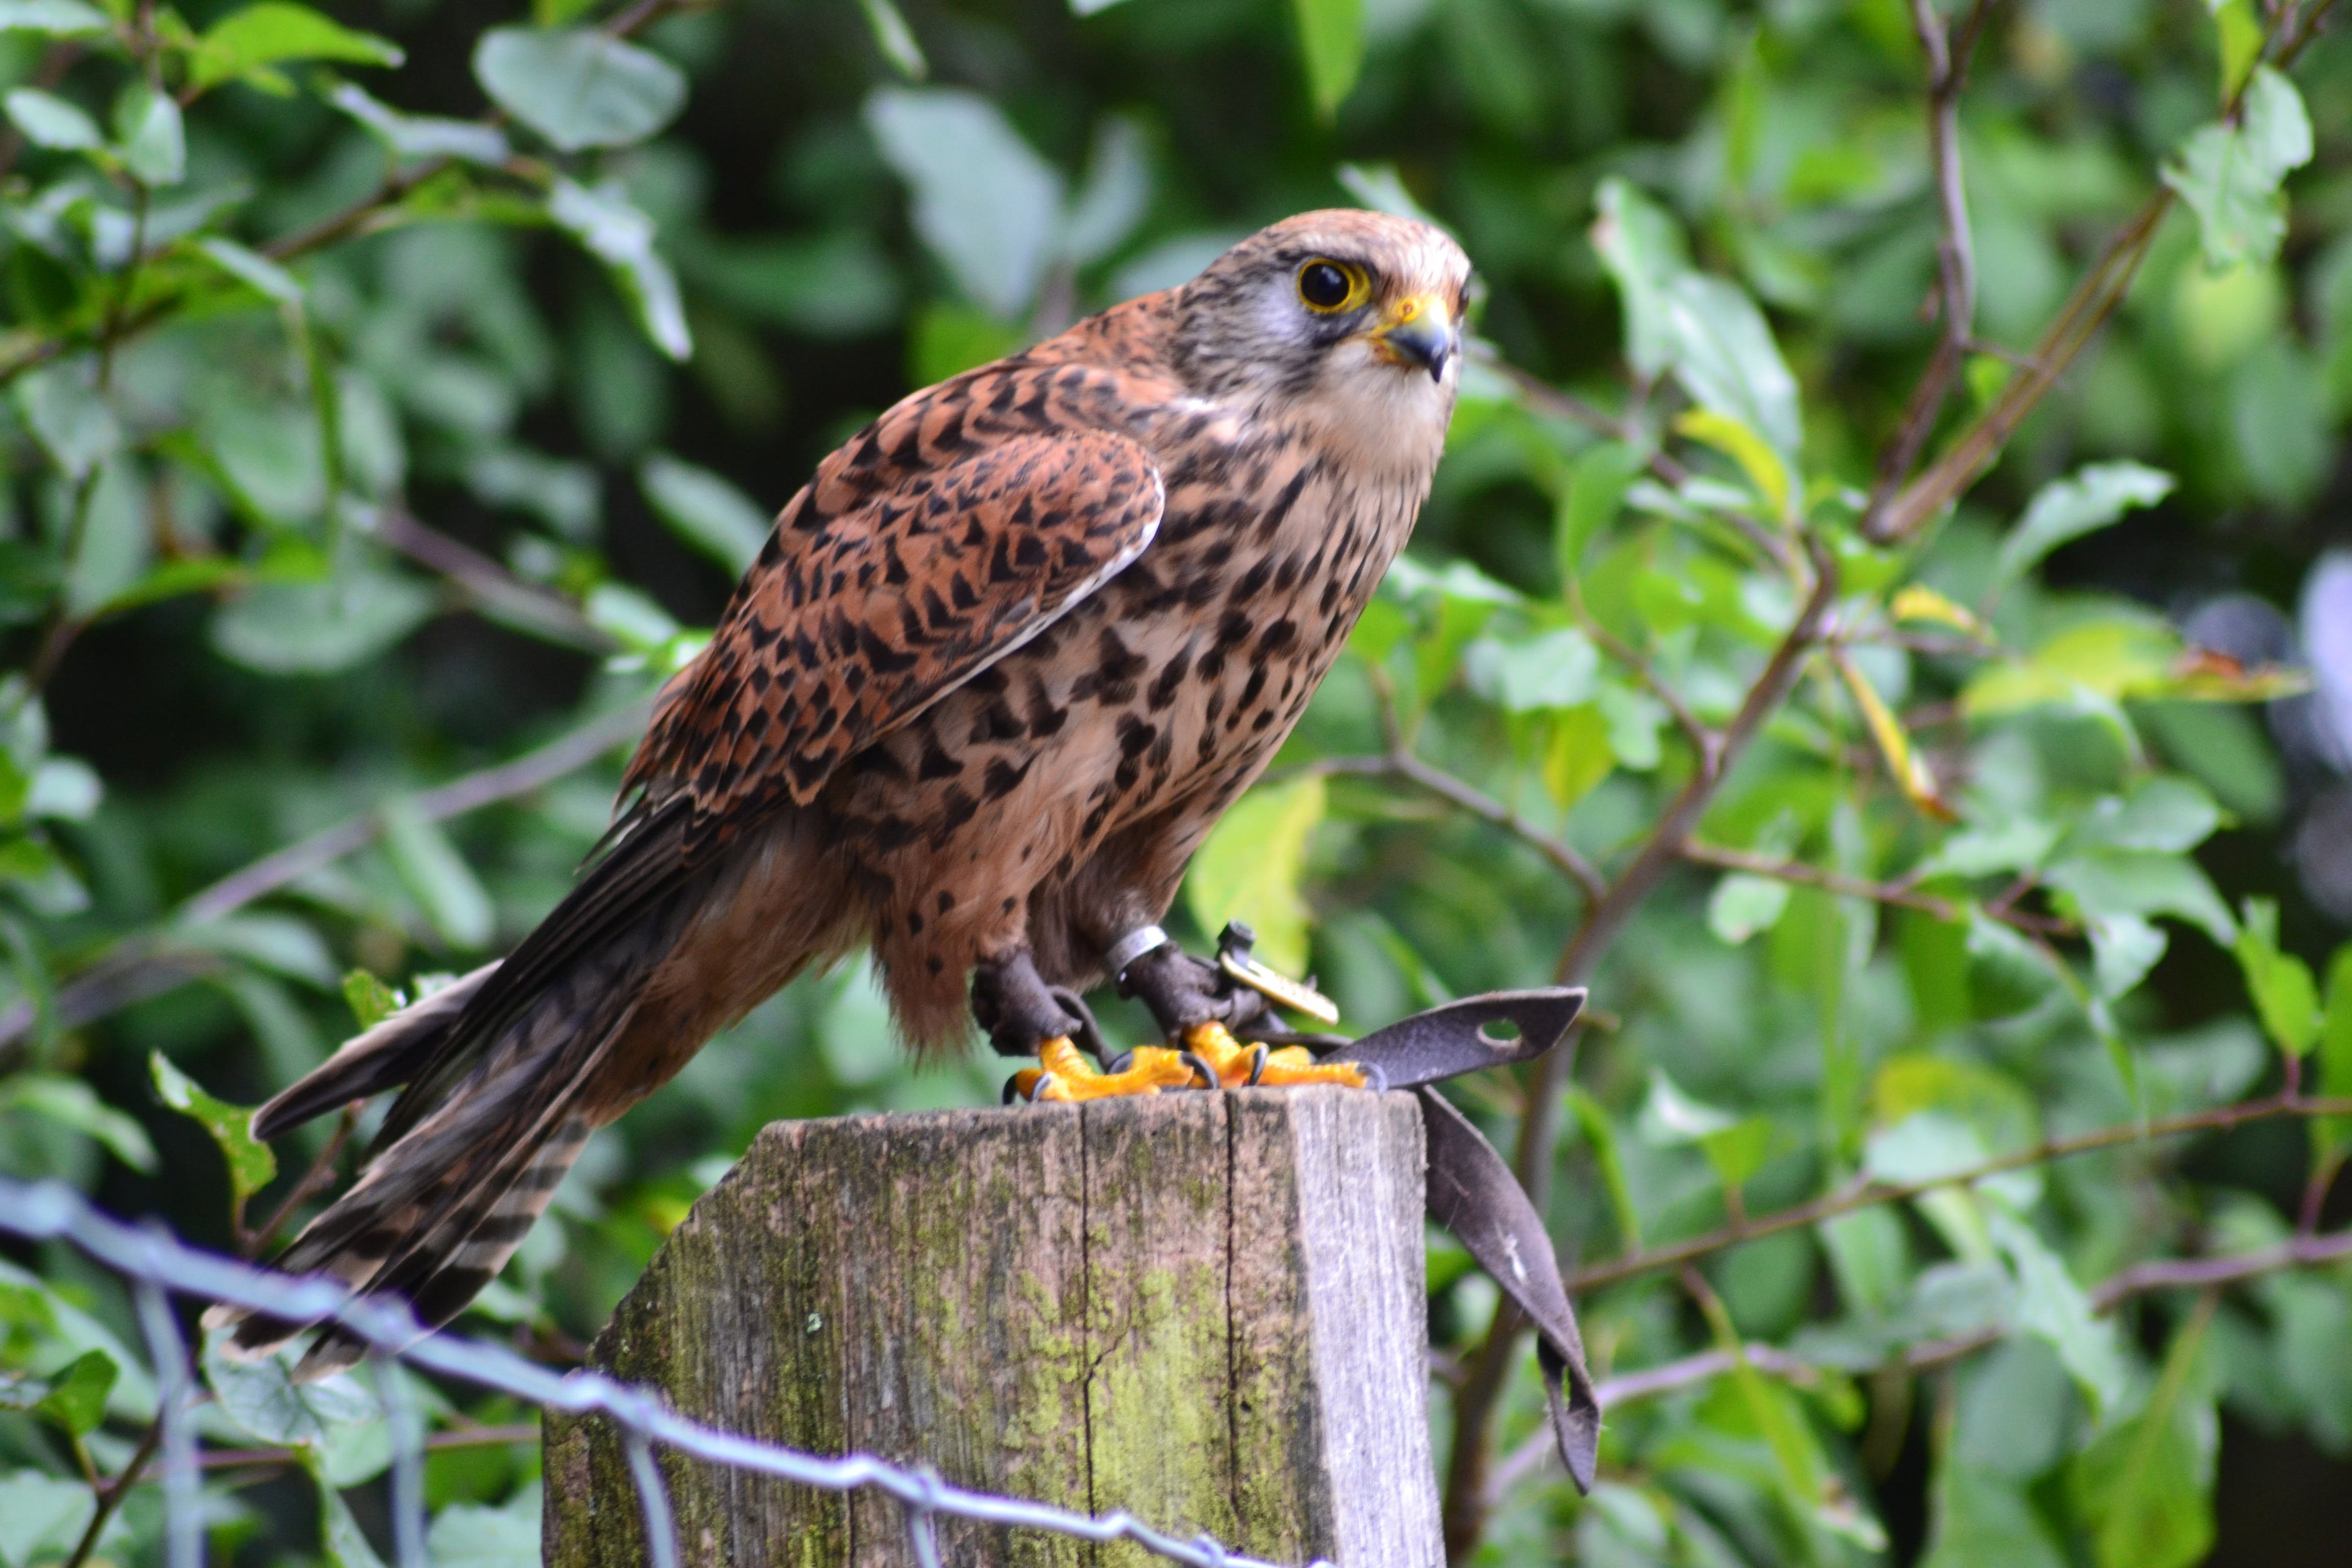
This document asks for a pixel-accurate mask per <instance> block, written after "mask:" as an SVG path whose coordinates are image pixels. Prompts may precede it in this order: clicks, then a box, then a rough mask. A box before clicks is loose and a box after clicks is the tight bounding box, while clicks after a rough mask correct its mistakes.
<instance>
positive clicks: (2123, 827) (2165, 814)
mask: <svg viewBox="0 0 2352 1568" xmlns="http://www.w3.org/2000/svg"><path fill="white" fill-rule="evenodd" d="M2219 826H2221V807H2220V806H2218V805H2215V804H2214V803H2213V797H2212V796H2211V795H2209V794H2207V793H2206V791H2205V788H2204V786H2203V785H2201V784H2197V783H2196V782H2194V781H2193V780H2190V779H2186V778H2182V777H2180V776H2179V775H2178V774H2171V773H2166V774H2160V775H2158V777H2155V778H2151V779H2148V780H2147V781H2146V782H2144V783H2142V784H2140V785H2139V786H2138V787H2137V789H2135V790H2133V791H2132V793H2131V794H2130V795H2128V796H2124V797H2118V796H2116V795H2106V796H2104V797H2102V798H2101V799H2100V800H2098V801H2097V802H2096V803H2095V804H2094V805H2092V807H2091V810H2090V813H2089V814H2088V815H2087V816H2084V818H2083V819H2082V820H2081V821H2080V822H2077V823H2076V824H2075V825H2074V836H2073V838H2072V841H2071V842H2072V846H2073V847H2078V848H2093V847H2096V848H2101V849H2140V850H2147V851H2149V852H2151V853H2157V854H2168V855H2181V854H2186V853H2187V852H2189V850H2191V849H2194V848H2196V847H2198V846H2199V845H2200V844H2202V843H2204V842H2205V840H2206V839H2208V838H2210V837H2212V836H2213V830H2214V829H2215V828H2217V827H2219Z"/></svg>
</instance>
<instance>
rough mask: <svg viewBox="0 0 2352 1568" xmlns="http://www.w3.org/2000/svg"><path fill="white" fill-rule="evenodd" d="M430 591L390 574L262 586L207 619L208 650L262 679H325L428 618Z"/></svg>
mask: <svg viewBox="0 0 2352 1568" xmlns="http://www.w3.org/2000/svg"><path fill="white" fill-rule="evenodd" d="M433 610H434V599H433V595H432V594H431V593H430V592H428V591H427V590H425V588H424V587H422V586H420V585H418V584H416V583H415V582H413V581H411V580H410V579H408V578H406V577H403V576H398V575H395V574H392V573H389V572H380V571H373V570H362V569H346V570H344V571H341V572H338V573H336V574H335V575H334V576H333V577H331V579H329V580H328V581H326V582H323V583H264V584H259V585H257V586H256V587H254V588H253V589H251V590H250V591H248V592H247V594H246V595H244V596H243V597H241V598H239V599H237V600H236V602H235V603H233V604H231V605H228V606H227V607H226V608H225V609H223V610H222V611H221V612H220V613H219V614H218V615H217V616H215V617H214V618H213V637H212V641H213V647H215V649H217V650H218V651H219V652H220V654H221V656H222V657H223V658H229V659H233V660H235V661H236V663H238V664H241V665H244V666H245V667H246V668H248V669H257V670H259V671H261V672H262V673H263V674H264V675H326V674H331V673H333V672H334V671H337V670H343V669H350V668H352V667H353V666H355V665H359V664H362V663H364V662H365V661H367V660H368V659H371V658H375V657H376V656H377V655H378V654H381V653H383V652H384V651H385V650H386V649H387V648H389V647H392V646H393V645H394V643H396V642H398V641H400V640H401V639H402V638H403V637H406V636H407V635H408V634H409V633H410V632H412V631H415V629H416V628H417V626H419V625H421V624H422V623H423V622H424V621H425V619H426V618H427V617H428V616H431V615H432V614H433Z"/></svg>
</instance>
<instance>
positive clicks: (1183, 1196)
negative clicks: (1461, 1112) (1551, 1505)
mask: <svg viewBox="0 0 2352 1568" xmlns="http://www.w3.org/2000/svg"><path fill="white" fill-rule="evenodd" d="M1422 1161H1423V1154H1422V1137H1421V1124H1420V1116H1419V1110H1418V1108H1417V1107H1416V1106H1415V1105H1414V1104H1413V1101H1412V1098H1411V1097H1410V1096H1407V1095H1390V1096H1387V1097H1384V1098H1378V1099H1376V1098H1375V1097H1373V1096H1371V1095H1368V1094H1365V1093H1363V1092H1361V1091H1360V1090H1350V1089H1332V1088H1315V1089H1281V1090H1273V1089H1261V1090H1249V1091H1244V1092H1241V1093H1234V1094H1178V1095H1164V1096H1160V1097H1158V1098H1155V1099H1149V1100H1114V1101H1107V1102H1097V1103H1094V1104H1089V1105H1083V1106H1035V1107H1029V1108H1025V1109H1021V1110H1006V1111H995V1110H974V1111H949V1112H940V1113H936V1114H928V1115H900V1116H877V1117H853V1118H847V1119H844V1120H840V1121H810V1122H791V1123H779V1124H777V1125H775V1126H772V1127H770V1128H768V1129H767V1130H766V1131H764V1132H762V1133H761V1135H760V1137H759V1139H758V1140H757V1141H756V1142H754V1143H753V1145H752V1148H751V1152H750V1153H748V1154H747V1155H746V1156H745V1157H744V1160H743V1162H742V1163H741V1164H740V1165H739V1166H737V1168H736V1169H735V1171H734V1172H733V1173H730V1175H729V1176H728V1178H727V1179H726V1180H725V1181H724V1182H722V1183H720V1184H719V1186H717V1187H716V1188H714V1189H712V1191H711V1192H709V1194H706V1195H705V1196H704V1197H703V1199H702V1200H701V1202H699V1203H698V1204H697V1205H695V1208H694V1211H693V1213H692V1214H691V1215H689V1216H688V1218H687V1220H686V1221H685V1223H684V1224H682V1225H680V1226H678V1228H677V1231H676V1232H675V1233H674V1234H673V1235H672V1236H671V1237H670V1238H669V1240H668V1241H667V1243H666V1244H665V1245H664V1247H662V1249H661V1251H660V1253H659V1254H658V1255H657V1256H656V1258H655V1259H654V1261H653V1264H652V1265H651V1267H650V1268H648V1269H647V1270H646V1277H645V1279H643V1280H642V1281H641V1282H640V1283H639V1284H638V1286H637V1288H636V1289H635V1290H634V1291H632V1292H631V1293H630V1295H629V1297H628V1299H627V1300H625V1301H624V1302H623V1303H622V1305H621V1307H620V1309H619V1310H618V1311H617V1312H615V1313H614V1318H613V1321H612V1323H611V1325H610V1326H609V1327H607V1328H606V1330H605V1331H604V1333H603V1334H602V1335H601V1336H599V1338H598V1340H597V1342H596V1345H595V1348H594V1350H593V1352H592V1358H591V1359H592V1360H593V1362H594V1363H596V1364H597V1365H599V1366H601V1367H604V1368H605V1369H607V1370H609V1371H611V1372H613V1373H616V1374H618V1375H620V1376H622V1377H625V1378H627V1379H629V1380H631V1381H633V1382H638V1383H644V1384H652V1385H655V1386H657V1387H658V1388H660V1389H661V1390H662V1391H663V1393H664V1394H665V1396H666V1397H667V1399H668V1400H669V1401H670V1402H671V1403H672V1404H673V1405H675V1406H676V1407H677V1409H678V1410H680V1411H681V1412H683V1413H685V1414H688V1415H692V1416H695V1417H697V1418H698V1419H701V1420H705V1421H709V1422H711V1423H713V1424H715V1425H719V1426H726V1427H728V1428H730V1429H732V1430H735V1431H739V1432H742V1433H746V1434H748V1435H751V1436H757V1437H761V1438H765V1439H768V1440H771V1441H774V1442H780V1443H786V1444H790V1445H792V1446H793V1447H801V1448H805V1449H811V1450H814V1451H816V1452H819V1453H826V1454H838V1453H843V1452H846V1451H850V1450H853V1449H854V1450H857V1451H862V1452H866V1453H873V1454H877V1455H880V1456H882V1457H884V1458H888V1459H891V1460H894V1461H897V1462H899V1463H904V1464H929V1465H930V1466H933V1467H934V1468H937V1469H938V1470H939V1471H940V1474H941V1475H942V1476H944V1477H945V1478H947V1479H949V1480H950V1481H953V1482H956V1483H959V1484H961V1485H965V1486H970V1487H974V1488H980V1489H987V1490H991V1491H997V1492H1003V1493H1007V1494H1013V1495H1019V1496H1024V1497H1030V1498H1035V1499H1039V1500H1045V1501H1048V1502H1053V1503H1057V1504H1059V1505H1061V1506H1064V1507H1067V1508H1072V1509H1076V1510H1084V1511H1087V1512H1093V1513H1103V1512H1108V1511H1110V1510H1115V1509H1126V1510H1129V1512H1132V1513H1134V1514H1135V1515H1137V1516H1138V1517H1139V1518H1141V1519H1143V1520H1145V1521H1147V1522H1150V1523H1151V1524H1153V1525H1155V1526H1157V1527H1159V1528H1160V1529H1162V1530H1166V1531H1170V1532H1171V1533H1173V1534H1176V1535H1179V1536H1181V1537H1186V1538H1189V1537H1191V1536H1192V1535H1194V1534H1197V1533H1200V1532H1202V1531H1206V1532H1208V1533H1210V1534H1213V1535H1214V1536H1215V1537H1216V1538H1217V1539H1218V1540H1219V1541H1220V1542H1223V1544H1224V1545H1225V1546H1227V1547H1228V1548H1231V1549H1234V1550H1236V1551H1242V1552H1249V1553H1251V1554H1253V1555H1256V1556H1261V1557H1265V1558H1270V1559H1273V1560H1276V1561H1289V1562H1305V1561H1307V1560H1308V1559H1310V1558H1314V1557H1318V1556H1322V1557H1328V1558H1329V1559H1331V1560H1332V1561H1333V1562H1335V1563H1339V1564H1340V1565H1341V1568H1436V1565H1437V1564H1438V1563H1441V1562H1442V1560H1443V1552H1442V1550H1441V1548H1440V1546H1439V1541H1438V1521H1437V1505H1436V1497H1435V1489H1434V1479H1433V1470H1432V1466H1431V1459H1430V1449H1429V1427H1428V1411H1427V1393H1426V1375H1425V1370H1424V1361H1425V1355H1424V1347H1425V1343H1426V1332H1427V1323H1426V1317H1425V1307H1424V1302H1423V1261H1422V1183H1423V1171H1422ZM662 1465H663V1471H664V1474H665V1475H666V1476H667V1479H668V1481H669V1485H670V1489H671V1494H672V1499H673V1501H674V1504H675V1507H676V1509H677V1517H678V1528H679V1537H680V1541H679V1544H680V1548H681V1553H682V1557H683V1560H684V1561H685V1562H686V1563H690V1564H698V1565H701V1564H709V1565H719V1564H730V1565H740V1568H755V1565H756V1568H770V1565H782V1564H794V1565H803V1564H805V1565H808V1568H818V1565H824V1568H831V1565H833V1564H852V1565H856V1568H868V1565H877V1568H878V1565H883V1564H887V1565H890V1568H898V1565H900V1564H905V1563H911V1561H912V1557H911V1553H910V1552H909V1551H908V1546H907V1542H906V1536H905V1531H904V1527H903V1525H902V1523H901V1521H900V1517H899V1510H898V1506H897V1505H896V1504H895V1503H892V1502H890V1501H888V1500H887V1499H883V1498H879V1497H876V1496H870V1495H860V1496H856V1497H851V1498H844V1497H840V1496H835V1495H830V1494H825V1493H821V1492H816V1491H812V1490H810V1489H804V1488H798V1487H793V1486H788V1485H785V1484H784V1483H782V1482H777V1481H772V1480H767V1479H753V1478H750V1477H745V1476H740V1475H735V1474H730V1473H727V1472H723V1471H720V1470H718V1469H716V1468H711V1467H708V1466H704V1465H701V1464H698V1463H695V1462H690V1461H688V1460H685V1459H682V1458H678V1457H677V1456H674V1455H665V1456H664V1457H663V1459H662ZM546 1542H547V1545H546V1561H547V1562H548V1563H550V1564H551V1565H556V1568H617V1565H620V1564H635V1563H642V1562H644V1561H645V1557H644V1549H643V1541H642V1538H641V1535H640V1533H639V1524H638V1515H637V1508H636V1501H635V1495H634V1493H633V1492H632V1491H631V1490H630V1489H629V1485H628V1481H627V1479H626V1473H625V1467H624V1466H623V1464H622V1461H621V1456H620V1452H619V1449H618V1447H617V1445H616V1444H614V1441H613V1440H612V1435H611V1432H610V1429H609V1428H608V1427H606V1426H604V1425H603V1424H602V1423H600V1422H595V1421H590V1420H577V1419H564V1418H560V1417H557V1416H554V1415H551V1416H550V1417H549V1421H548V1428H547V1533H546ZM940 1546H941V1550H942V1552H943V1554H944V1557H945V1560H946V1561H947V1562H949V1563H985V1564H990V1565H994V1564H1008V1565H1013V1568H1033V1565H1039V1568H1042V1565H1048V1564H1051V1565H1055V1568H1060V1565H1070V1568H1097V1565H1099V1568H1134V1565H1140V1564H1142V1563H1147V1562H1149V1561H1150V1559H1149V1558H1148V1557H1147V1555H1146V1554H1145V1553H1144V1552H1141V1551H1140V1550H1139V1549H1138V1548H1134V1547H1131V1546H1126V1545H1118V1546H1113V1547H1108V1548H1097V1547H1094V1546H1091V1545H1087V1544H1083V1543H1080V1542H1072V1541H1068V1540H1066V1539H1061V1538H1057V1537H1053V1536H1048V1535H1043V1534H1038V1533H1034V1532H1029V1531H1003V1530H1000V1529H996V1528H994V1527H989V1526H982V1525H976V1524H965V1523H961V1522H957V1521H941V1522H940Z"/></svg>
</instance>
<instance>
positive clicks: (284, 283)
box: [196, 235, 303, 305]
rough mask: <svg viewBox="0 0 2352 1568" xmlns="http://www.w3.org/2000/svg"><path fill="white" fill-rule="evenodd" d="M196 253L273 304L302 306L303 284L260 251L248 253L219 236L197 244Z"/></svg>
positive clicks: (249, 251)
mask: <svg viewBox="0 0 2352 1568" xmlns="http://www.w3.org/2000/svg"><path fill="white" fill-rule="evenodd" d="M196 249H197V251H198V252H199V253H200V254H202V255H203V256H204V257H205V259H207V260H209V261H210V262H212V264H213V265H214V266H215V267H217V268H220V269H221V270H222V271H224V272H226V273H227V274H228V275H229V276H230V277H232V278H234V279H236V280H237V281H238V282H240V283H244V284H247V285H249V286H251V287H252V288H253V289H254V290H255V291H256V292H257V293H259V294H260V295H261V296H262V297H263V298H264V299H266V300H269V301H270V302H272V303H273V304H278V305H299V304H300V303H301V302H302V294H303V290H302V282H301V279H298V278H296V277H295V276H294V274H292V273H291V272H289V271H287V270H286V268H283V267H280V266H278V263H276V262H275V261H272V260H270V259H269V258H268V257H266V256H264V255H262V254H261V253H260V252H259V251H257V250H248V249H247V248H246V247H244V246H242V245H239V244H238V243H237V242H236V241H235V240H233V239H223V238H221V237H219V236H218V235H212V236H208V237H205V238H203V239H200V240H198V241H196Z"/></svg>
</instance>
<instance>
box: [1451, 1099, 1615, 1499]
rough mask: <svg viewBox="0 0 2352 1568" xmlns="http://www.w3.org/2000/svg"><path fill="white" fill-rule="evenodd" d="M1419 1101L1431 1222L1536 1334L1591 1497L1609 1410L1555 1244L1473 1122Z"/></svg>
mask: <svg viewBox="0 0 2352 1568" xmlns="http://www.w3.org/2000/svg"><path fill="white" fill-rule="evenodd" d="M1412 1092H1413V1094H1414V1096H1415V1097H1416V1098H1417V1099H1419V1100H1420V1101H1421V1122H1422V1127H1423V1130H1424V1131H1425V1133H1426V1135H1427V1137H1428V1140H1429V1197H1428V1203H1429V1212H1430V1213H1431V1214H1433V1215H1435V1216H1436V1217H1437V1223H1438V1224H1440V1225H1442V1226H1444V1227H1445V1228H1446V1229H1448V1230H1450V1231H1452V1232H1453V1233H1454V1237H1455V1238H1456V1239H1458V1240H1459V1241H1460V1242H1461V1243H1462V1245H1463V1246H1465V1247H1468V1248H1469V1249H1470V1256H1471V1257H1473V1258H1476V1259H1477V1260H1478V1266H1479V1267H1480V1268H1484V1269H1485V1270H1486V1272H1487V1273H1488V1274H1490V1275H1492V1276H1493V1277H1494V1279H1495V1283H1496V1284H1497V1285H1499V1286H1501V1287H1502V1289H1503V1293H1504V1294H1505V1295H1506V1296H1508V1297H1509V1298H1510V1299H1511V1301H1512V1304H1513V1305H1515V1306H1517V1308H1518V1310H1520V1311H1521V1312H1523V1313H1525V1314H1526V1315H1527V1318H1528V1321H1529V1322H1531V1323H1533V1324H1534V1325H1535V1330H1536V1362H1537V1364H1538V1365H1539V1366H1541V1367H1542V1368H1543V1374H1544V1394H1545V1396H1546V1397H1547V1398H1549V1400H1550V1401H1551V1430H1552V1436H1553V1437H1554V1438H1555V1439H1557V1440H1558V1442H1559V1457H1560V1459H1561V1461H1562V1462H1563V1463H1565V1464H1566V1465H1567V1466H1568V1473H1569V1475H1570V1477H1571V1478H1572V1479H1574V1480H1575V1482H1576V1489H1577V1490H1578V1491H1580V1492H1589V1491H1591V1489H1592V1476H1593V1471H1594V1469H1595V1468H1596V1467H1597V1465H1598V1464H1599V1461H1600V1449H1601V1401H1600V1399H1599V1397H1598V1396H1597V1395H1595V1394H1594V1393H1593V1391H1592V1374H1591V1373H1589V1372H1587V1371H1586V1370H1585V1368H1584V1337H1583V1336H1582V1335H1581V1334H1580V1333H1578V1332H1577V1329H1576V1312H1575V1310H1574V1309H1572V1308H1570V1306H1569V1304H1568V1289H1567V1287H1566V1286H1564V1285H1562V1284H1561V1283H1560V1277H1559V1258H1558V1257H1557V1256H1556V1255H1555V1254H1554V1253H1553V1252H1552V1249H1551V1237H1550V1235H1549V1233H1548V1232H1546V1231H1545V1229H1544V1224H1543V1218H1542V1216H1541V1215H1538V1214H1537V1213H1536V1209H1535V1205H1533V1204H1531V1203H1529V1202H1528V1194H1527V1193H1526V1191H1525V1190H1524V1189H1523V1188H1521V1187H1520V1185H1519V1183H1518V1178H1517V1177H1516V1176H1514V1175H1513V1174H1512V1173H1511V1168H1510V1166H1508V1165H1507V1164H1505V1163H1503V1157H1502V1156H1501V1155H1500V1154H1497V1153H1496V1152H1495V1146H1494V1145H1493V1144H1492V1143H1489V1142H1486V1136H1485V1135H1484V1134H1483V1133H1481V1132H1480V1131H1478V1129H1476V1128H1475V1127H1474V1126H1472V1125H1471V1124H1470V1120H1469V1118H1467V1117H1465V1116H1464V1115H1463V1114H1462V1113H1461V1112H1460V1111H1458V1110H1454V1106H1453V1103H1452V1102H1451V1101H1450V1100H1447V1099H1446V1098H1445V1097H1444V1095H1442V1094H1440V1093H1438V1092H1437V1090H1435V1089H1432V1088H1430V1087H1428V1086H1427V1085H1425V1084H1424V1085H1423V1086H1422V1087H1420V1088H1418V1089H1414V1090H1413V1091H1412Z"/></svg>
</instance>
